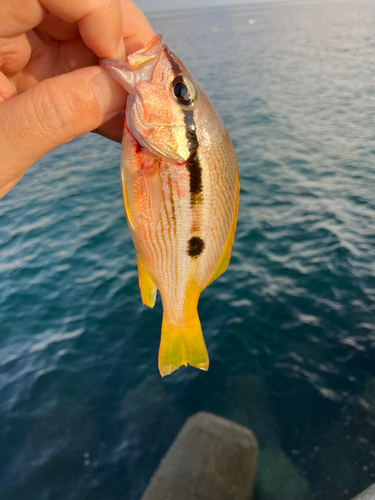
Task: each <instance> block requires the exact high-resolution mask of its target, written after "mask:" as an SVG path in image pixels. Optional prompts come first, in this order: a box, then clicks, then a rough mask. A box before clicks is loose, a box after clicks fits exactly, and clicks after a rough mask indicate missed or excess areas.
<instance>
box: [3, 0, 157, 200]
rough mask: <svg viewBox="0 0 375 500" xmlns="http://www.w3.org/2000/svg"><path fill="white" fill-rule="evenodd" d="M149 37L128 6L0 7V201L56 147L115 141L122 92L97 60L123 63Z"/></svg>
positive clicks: (26, 3) (91, 1) (93, 2)
mask: <svg viewBox="0 0 375 500" xmlns="http://www.w3.org/2000/svg"><path fill="white" fill-rule="evenodd" d="M154 35H155V33H154V32H153V30H152V28H151V26H150V25H149V23H148V21H147V19H146V17H145V16H144V15H143V13H142V12H141V11H140V10H139V9H138V8H137V7H136V6H135V5H134V4H133V2H131V1H130V0H12V1H2V2H0V198H1V197H3V196H4V195H5V194H6V193H7V192H8V191H10V190H11V189H12V188H13V187H14V186H15V184H16V183H17V182H18V181H19V180H20V179H21V177H22V176H23V175H24V173H25V172H26V170H27V169H28V168H29V167H30V166H31V165H33V164H34V163H35V162H36V161H37V160H38V159H39V158H41V157H42V156H43V155H44V154H46V153H47V152H48V151H50V150H51V149H53V148H55V147H56V146H59V145H60V144H64V143H66V142H69V141H71V140H72V139H74V138H76V137H78V136H80V135H83V134H85V133H87V132H90V131H96V132H98V133H100V134H101V135H103V136H105V137H108V138H110V139H112V140H116V141H118V142H121V137H122V111H123V109H124V108H125V104H126V97H127V94H126V92H125V90H124V88H123V87H122V86H121V85H120V84H118V83H117V82H116V81H115V80H113V79H112V77H110V76H109V75H108V74H107V72H106V71H105V70H103V69H102V68H100V67H99V66H98V65H97V64H98V59H99V58H114V59H118V60H122V61H124V60H125V59H126V54H131V53H132V52H135V51H136V50H138V49H140V48H142V47H143V46H145V45H146V44H147V43H148V42H149V41H150V40H151V39H152V38H153V36H154ZM51 168H53V166H51Z"/></svg>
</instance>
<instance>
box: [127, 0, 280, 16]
mask: <svg viewBox="0 0 375 500" xmlns="http://www.w3.org/2000/svg"><path fill="white" fill-rule="evenodd" d="M133 1H134V2H135V3H136V4H137V5H138V7H139V8H140V9H142V10H143V12H145V13H147V12H166V11H174V10H181V9H194V8H199V7H220V6H222V5H246V4H249V3H264V2H267V1H275V0H133Z"/></svg>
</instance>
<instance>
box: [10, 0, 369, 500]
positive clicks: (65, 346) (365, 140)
mask: <svg viewBox="0 0 375 500" xmlns="http://www.w3.org/2000/svg"><path fill="white" fill-rule="evenodd" d="M250 18H252V19H254V20H255V24H253V25H249V24H248V19H250ZM150 20H151V23H152V25H153V27H154V29H155V30H156V31H157V32H160V33H162V34H163V35H164V38H165V40H166V42H167V44H168V45H169V47H170V49H171V50H173V51H174V52H175V53H176V54H178V55H179V57H180V58H181V59H182V60H183V61H184V62H185V64H186V65H187V66H188V67H189V69H190V70H191V72H192V73H193V74H194V75H195V76H196V78H197V79H198V80H199V82H200V83H201V85H202V86H203V88H204V89H205V90H206V92H207V94H208V95H209V97H210V98H211V99H212V101H213V102H214V104H215V106H216V107H217V109H218V111H219V113H220V114H221V116H222V118H223V120H224V122H225V124H226V126H227V128H228V131H229V133H230V135H231V137H232V139H233V143H234V146H235V149H236V153H237V157H238V163H239V170H240V178H241V203H240V209H239V217H238V228H237V233H236V239H235V243H234V247H233V253H232V260H231V264H230V267H229V269H228V271H227V272H226V273H225V274H224V275H223V276H222V277H220V278H219V279H218V280H217V281H215V282H214V283H213V284H212V285H211V286H210V287H209V288H208V289H207V290H206V291H205V292H204V293H203V294H202V295H201V299H200V303H199V314H200V318H201V322H202V327H203V331H204V336H205V339H206V343H207V347H208V351H209V355H210V361H211V366H210V369H209V371H208V372H207V373H204V372H200V371H198V370H195V369H192V368H181V369H179V370H178V371H177V372H175V373H174V374H173V375H171V376H169V377H166V378H165V379H161V377H160V375H159V373H158V369H157V353H158V345H159V338H160V326H161V319H162V307H161V303H160V299H158V301H157V303H156V306H155V308H154V309H153V310H150V309H147V308H146V307H144V306H142V304H141V300H140V296H139V289H138V281H137V269H136V260H135V253H134V250H133V247H132V243H131V239H130V236H129V232H128V230H127V227H126V222H125V217H124V211H123V206H122V200H121V189H120V181H119V159H120V152H119V150H118V149H117V148H116V145H115V143H112V142H110V141H107V140H105V139H103V138H99V137H98V136H96V135H94V134H89V135H87V136H85V137H82V138H80V139H77V140H75V141H73V142H72V143H70V144H68V145H65V146H62V147H60V148H58V149H56V150H55V151H53V152H51V153H50V154H48V155H47V156H46V157H44V158H43V159H42V160H41V161H39V162H38V163H37V164H36V165H35V166H33V167H32V168H31V169H30V170H29V172H28V173H27V174H26V175H25V177H24V178H23V179H22V181H21V182H20V183H19V184H18V185H17V187H16V188H15V189H13V191H12V192H11V193H9V194H8V195H7V196H6V197H5V198H4V199H2V200H1V201H0V276H1V279H0V497H1V498H2V500H26V499H27V500H34V499H35V500H49V499H53V500H119V499H120V498H121V499H125V500H138V499H139V497H140V496H141V494H142V492H143V490H144V488H145V486H146V484H147V482H148V480H149V478H150V476H151V475H152V473H153V472H154V470H155V468H156V467H157V465H158V463H159V460H160V459H161V458H162V456H163V454H164V453H165V451H166V450H167V448H168V447H169V445H170V444H171V442H172V440H173V439H174V437H175V435H176V434H177V432H178V430H179V428H180V426H181V425H182V424H183V422H184V421H185V419H186V418H187V417H189V416H190V415H192V414H193V413H195V412H197V411H199V410H206V411H211V412H214V413H216V414H218V415H222V416H224V417H227V418H230V419H232V420H234V421H236V422H239V423H241V424H243V425H246V426H248V427H250V428H251V429H253V430H254V432H255V434H256V436H257V438H258V440H259V444H260V450H261V451H260V457H259V468H258V479H257V493H256V495H257V498H258V499H259V498H263V499H264V498H267V500H273V499H277V500H310V499H317V500H332V499H338V500H347V499H349V498H351V497H352V496H354V494H356V493H358V492H359V491H360V490H362V489H364V488H365V487H367V486H368V485H370V484H371V483H373V482H375V326H374V319H375V113H374V109H375V107H374V105H375V73H374V68H375V3H373V2H372V3H371V2H360V1H358V2H351V3H333V4H329V3H324V4H323V3H321V4H311V5H310V4H304V5H302V4H293V3H277V4H263V5H250V6H247V7H240V8H239V7H237V8H226V9H209V10H202V11H186V12H179V13H167V14H162V15H161V14H158V15H152V16H150ZM213 27H216V28H217V32H216V33H213V32H212V28H213Z"/></svg>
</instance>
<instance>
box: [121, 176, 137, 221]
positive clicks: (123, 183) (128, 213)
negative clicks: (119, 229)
mask: <svg viewBox="0 0 375 500" xmlns="http://www.w3.org/2000/svg"><path fill="white" fill-rule="evenodd" d="M121 187H122V199H123V201H124V208H125V213H126V217H127V219H128V222H129V224H130V226H131V227H132V228H133V229H134V221H133V217H132V214H131V211H130V204H129V197H128V191H127V189H126V181H125V174H124V172H121Z"/></svg>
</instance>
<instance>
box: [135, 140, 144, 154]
mask: <svg viewBox="0 0 375 500" xmlns="http://www.w3.org/2000/svg"><path fill="white" fill-rule="evenodd" d="M136 143H137V144H136V146H135V147H136V150H135V151H136V153H140V152H141V151H142V149H143V146H142V145H141V144H139V142H138V141H136Z"/></svg>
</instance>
